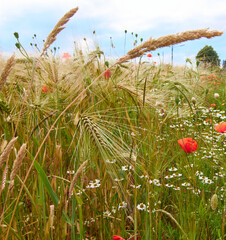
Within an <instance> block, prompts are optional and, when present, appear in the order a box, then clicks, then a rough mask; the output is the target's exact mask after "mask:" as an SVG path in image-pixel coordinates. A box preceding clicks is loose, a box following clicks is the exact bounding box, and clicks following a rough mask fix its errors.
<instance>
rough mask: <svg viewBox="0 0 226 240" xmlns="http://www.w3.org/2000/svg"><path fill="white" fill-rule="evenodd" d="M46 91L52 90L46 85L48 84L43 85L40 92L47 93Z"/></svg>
mask: <svg viewBox="0 0 226 240" xmlns="http://www.w3.org/2000/svg"><path fill="white" fill-rule="evenodd" d="M48 91H50V92H52V91H53V90H52V89H51V88H50V87H48V86H43V88H42V92H46V93H47V92H48Z"/></svg>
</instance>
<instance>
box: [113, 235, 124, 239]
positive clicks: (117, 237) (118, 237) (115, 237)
mask: <svg viewBox="0 0 226 240" xmlns="http://www.w3.org/2000/svg"><path fill="white" fill-rule="evenodd" d="M113 240H125V239H124V238H122V237H120V236H118V235H114V236H113Z"/></svg>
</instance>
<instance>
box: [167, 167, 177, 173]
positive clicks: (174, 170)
mask: <svg viewBox="0 0 226 240" xmlns="http://www.w3.org/2000/svg"><path fill="white" fill-rule="evenodd" d="M169 171H170V172H176V171H177V168H175V167H171V168H170V169H169Z"/></svg>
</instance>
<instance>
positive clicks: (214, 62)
mask: <svg viewBox="0 0 226 240" xmlns="http://www.w3.org/2000/svg"><path fill="white" fill-rule="evenodd" d="M196 60H197V62H200V63H204V65H206V64H210V65H211V66H219V65H220V59H219V56H218V54H217V52H216V51H215V50H214V49H213V47H212V46H208V45H206V46H205V47H204V48H202V49H201V50H200V51H199V52H198V54H197V55H196Z"/></svg>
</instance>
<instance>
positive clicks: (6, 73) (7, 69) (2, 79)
mask: <svg viewBox="0 0 226 240" xmlns="http://www.w3.org/2000/svg"><path fill="white" fill-rule="evenodd" d="M14 61H15V54H13V55H12V56H11V57H10V58H9V59H8V60H7V62H6V65H5V67H4V69H3V71H2V73H1V76H0V91H1V90H2V88H3V87H4V85H5V83H6V80H7V77H8V76H9V74H10V71H11V69H12V66H13V63H14Z"/></svg>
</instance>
